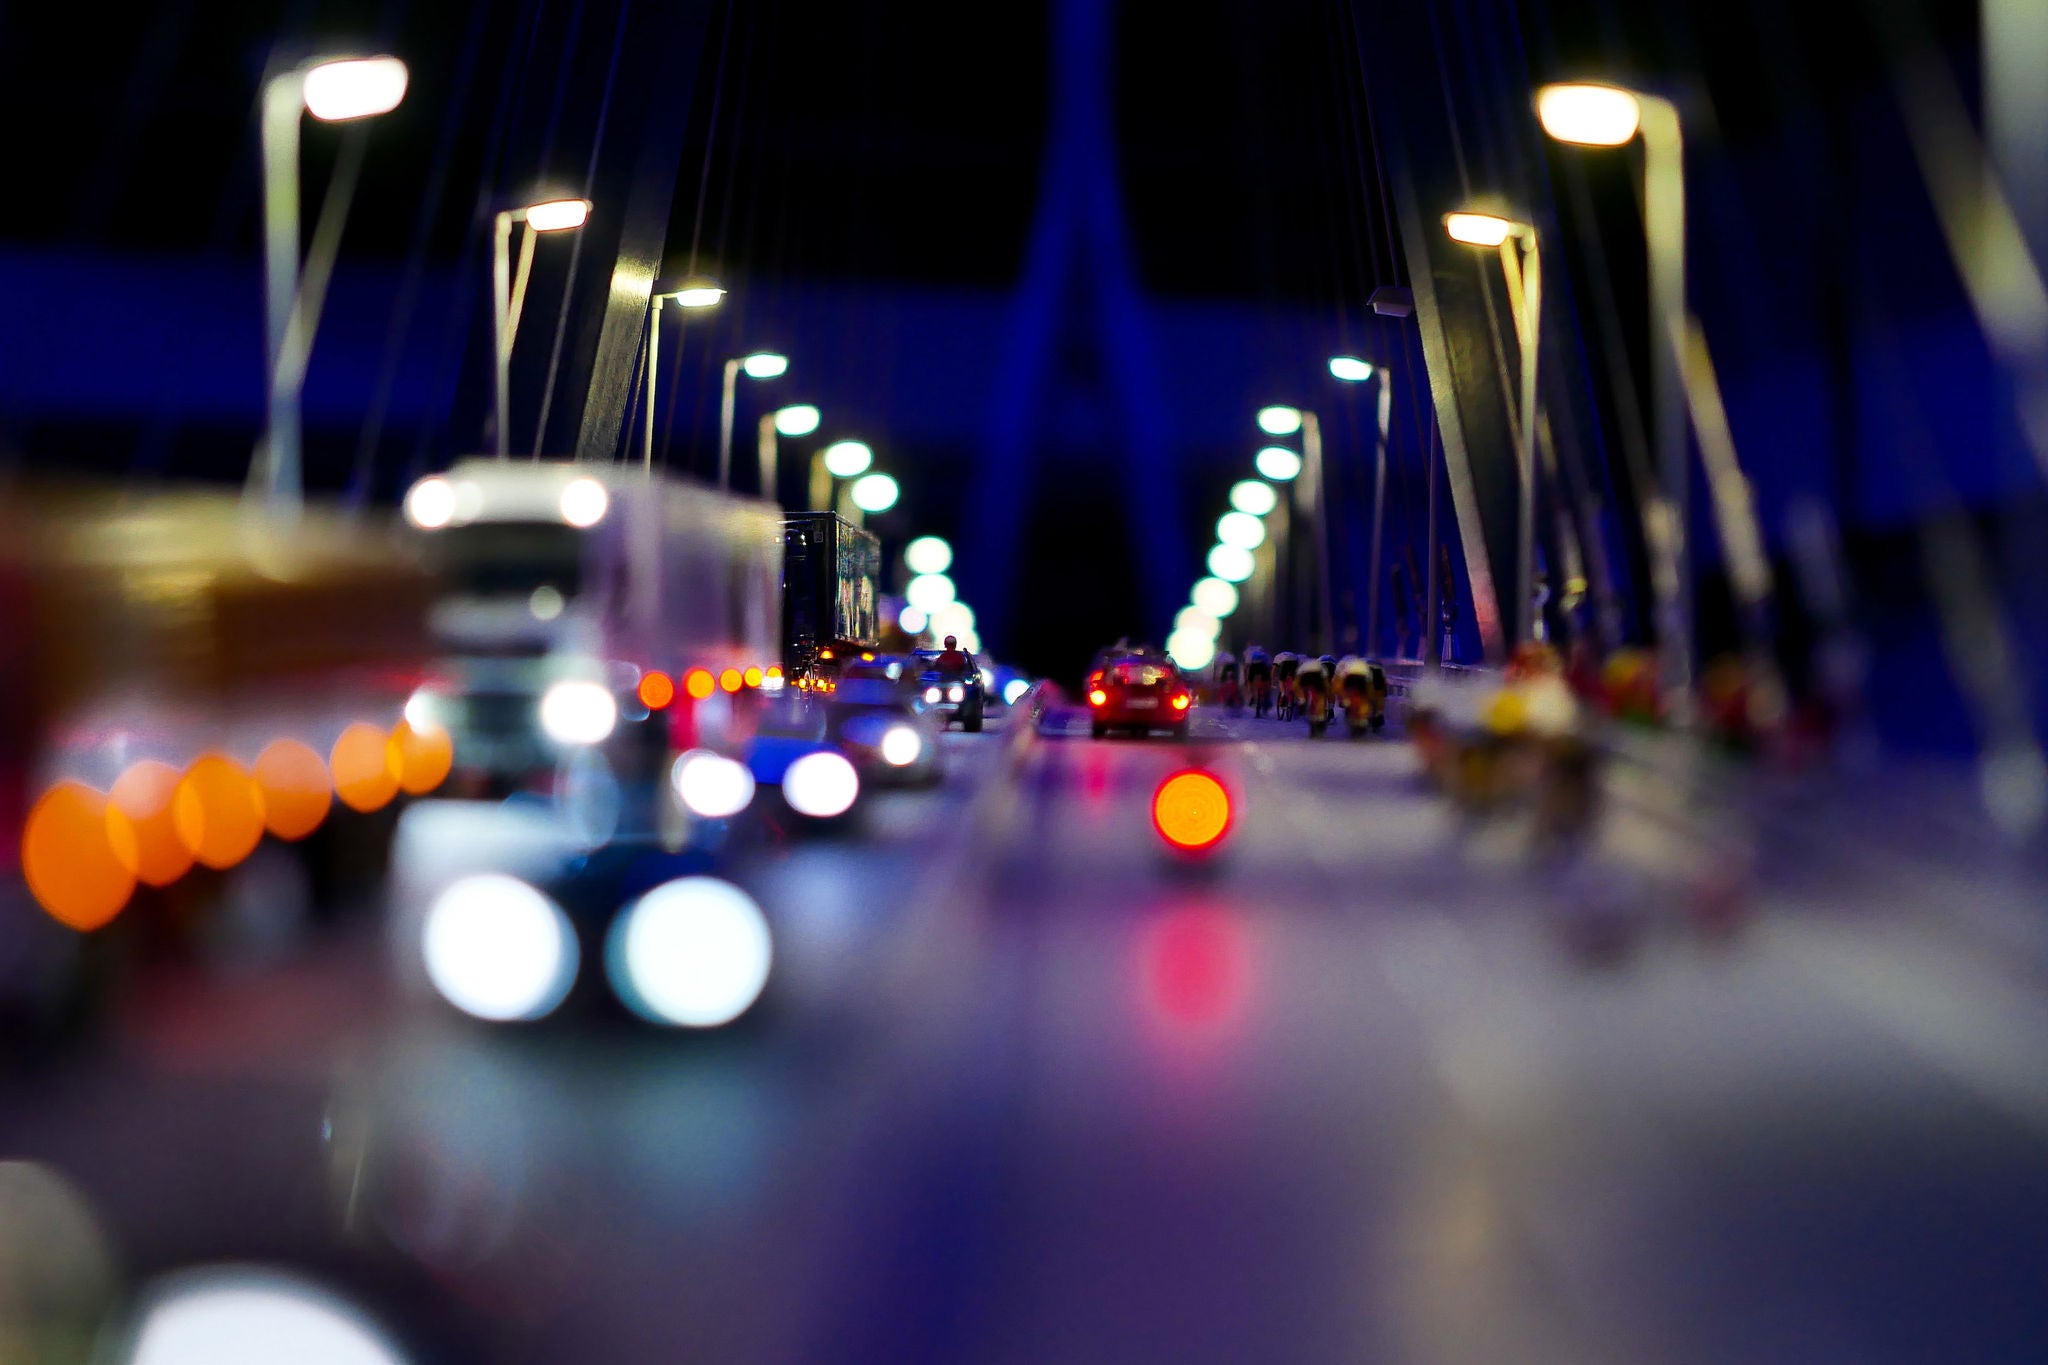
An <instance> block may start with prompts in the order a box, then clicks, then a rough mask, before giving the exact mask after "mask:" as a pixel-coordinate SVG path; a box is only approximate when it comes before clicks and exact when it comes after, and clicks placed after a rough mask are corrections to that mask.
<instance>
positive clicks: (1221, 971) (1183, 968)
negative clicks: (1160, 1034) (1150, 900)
mask: <svg viewBox="0 0 2048 1365" xmlns="http://www.w3.org/2000/svg"><path fill="white" fill-rule="evenodd" d="M1245 957H1246V950H1245V942H1244V931H1243V929H1241V928H1240V927H1239V926H1238V924H1237V922H1236V921H1235V920H1233V919H1231V918H1230V916H1229V915H1227V914H1226V913H1224V912H1223V911H1222V910H1218V909H1213V908H1210V907H1206V906H1205V907H1194V908H1188V909H1180V910H1175V911H1173V912H1171V913H1170V914H1168V915H1166V916H1165V917H1163V918H1161V919H1159V920H1156V921H1154V922H1153V923H1151V924H1149V925H1147V926H1146V927H1145V928H1144V930H1143V931H1142V936H1141V938H1140V940H1139V947H1138V964H1139V974H1140V979H1141V981H1142V983H1143V992H1144V1001H1145V1006H1146V1008H1147V1010H1148V1012H1149V1013H1150V1014H1151V1015H1152V1016H1153V1017H1154V1018H1155V1019H1158V1020H1159V1021H1161V1022H1163V1023H1168V1024H1172V1025H1175V1026H1177V1027H1179V1028H1214V1027H1215V1026H1217V1025H1219V1024H1223V1023H1226V1022H1228V1021H1229V1020H1230V1019H1231V1018H1232V1017H1234V1016H1235V1015H1236V1014H1237V1012H1238V1010H1239V1009H1240V1008H1241V1007H1242V1005H1243V1003H1244V999H1245V993H1246V986H1247V985H1248V984H1249V980H1248V978H1249V972H1248V971H1247V969H1246V962H1245Z"/></svg>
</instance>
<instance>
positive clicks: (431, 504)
mask: <svg viewBox="0 0 2048 1365" xmlns="http://www.w3.org/2000/svg"><path fill="white" fill-rule="evenodd" d="M405 519H406V520H407V521H409V522H411V523H412V524H413V525H415V526H417V527H419V528H420V529H421V530H422V531H438V530H440V529H441V528H442V527H443V526H446V525H447V524H448V523H449V522H451V521H453V520H455V485H453V484H451V483H449V482H448V480H446V479H444V478H442V477H441V476H440V475H439V474H434V475H430V476H428V477H427V478H424V479H421V480H420V481H419V482H418V483H416V484H414V485H413V486H412V491H411V492H409V493H407V494H406V495H405Z"/></svg>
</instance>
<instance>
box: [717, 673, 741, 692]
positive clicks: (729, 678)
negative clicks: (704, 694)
mask: <svg viewBox="0 0 2048 1365" xmlns="http://www.w3.org/2000/svg"><path fill="white" fill-rule="evenodd" d="M718 685H719V686H720V687H722V688H724V689H725V690H726V691H728V692H737V691H739V690H740V671H739V670H738V669H737V668H728V669H726V670H725V672H723V673H721V674H719V675H718Z"/></svg>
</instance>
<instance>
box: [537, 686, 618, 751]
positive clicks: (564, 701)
mask: <svg viewBox="0 0 2048 1365" xmlns="http://www.w3.org/2000/svg"><path fill="white" fill-rule="evenodd" d="M618 723H619V704H618V702H617V701H615V700H614V699H613V698H612V694H611V689H610V688H607V687H605V686H604V685H603V684H601V683H594V682H558V683H556V684H555V685H554V686H553V687H550V688H549V689H548V690H547V692H546V693H545V694H544V695H543V696H542V697H541V699H540V728H541V729H543V730H545V731H547V735H548V738H549V739H552V740H554V741H555V742H556V743H557V744H602V743H603V742H604V741H605V739H606V738H608V737H609V736H610V735H611V732H612V727H613V726H615V725H617V724H618Z"/></svg>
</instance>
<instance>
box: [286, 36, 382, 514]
mask: <svg viewBox="0 0 2048 1365" xmlns="http://www.w3.org/2000/svg"><path fill="white" fill-rule="evenodd" d="M406 81H407V73H406V69H405V63H404V62H402V61H400V60H399V59H398V58H396V57H344V58H326V59H321V60H316V61H312V62H307V63H305V64H303V65H300V66H295V67H292V68H291V69H290V70H288V71H280V72H278V73H276V74H274V75H272V76H270V77H269V78H268V79H267V80H265V81H264V82H263V119H262V130H261V140H262V150H263V311H264V342H265V350H266V354H265V358H266V359H267V360H268V361H269V362H270V373H269V376H268V378H269V384H268V389H269V399H268V405H267V410H266V413H265V421H264V438H263V457H262V464H261V471H262V476H263V477H262V483H263V491H264V497H265V501H266V503H267V504H268V506H269V507H270V509H271V511H273V512H277V513H281V514H284V515H287V516H289V515H292V514H295V513H296V512H297V511H298V509H299V507H300V504H301V503H302V501H303V499H304V496H305V493H304V490H305V475H304V472H303V469H302V463H303V457H302V438H301V429H300V416H299V395H300V392H301V391H302V390H303V389H304V387H305V379H306V358H307V356H308V355H309V354H310V353H311V351H312V348H313V323H314V319H313V318H312V317H311V316H310V315H309V312H308V310H307V309H306V308H305V307H303V306H302V305H301V301H300V299H299V114H300V111H301V110H303V111H304V112H306V113H309V114H311V115H312V116H313V117H314V118H317V119H319V120H321V121H322V122H325V123H339V122H342V121H343V120H346V119H358V118H370V117H373V116H374V115H377V114H388V113H390V112H391V111H392V110H393V109H396V108H397V107H398V105H399V102H400V101H401V100H403V99H404V98H405V87H406Z"/></svg>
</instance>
